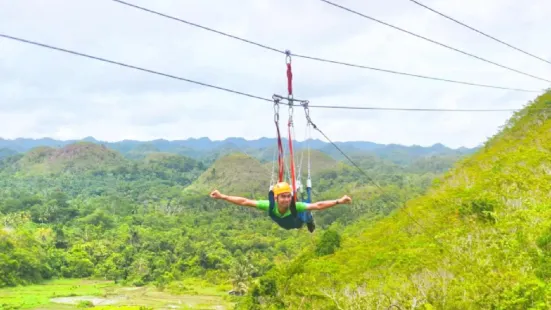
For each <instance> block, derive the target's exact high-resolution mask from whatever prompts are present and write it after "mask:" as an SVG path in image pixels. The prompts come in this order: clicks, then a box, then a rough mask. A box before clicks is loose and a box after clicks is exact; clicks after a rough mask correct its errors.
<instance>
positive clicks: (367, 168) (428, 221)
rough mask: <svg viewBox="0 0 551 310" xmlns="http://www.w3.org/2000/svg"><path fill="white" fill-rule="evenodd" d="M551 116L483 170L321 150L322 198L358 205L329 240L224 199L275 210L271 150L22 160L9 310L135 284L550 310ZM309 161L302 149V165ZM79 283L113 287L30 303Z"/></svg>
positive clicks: (452, 156) (455, 160)
mask: <svg viewBox="0 0 551 310" xmlns="http://www.w3.org/2000/svg"><path fill="white" fill-rule="evenodd" d="M547 102H551V93H547V94H545V95H543V96H541V97H539V98H538V99H537V100H536V101H534V102H533V103H531V104H530V106H529V107H527V108H525V110H523V111H522V112H519V113H517V114H516V115H515V116H514V117H513V118H512V119H511V120H510V121H509V122H508V123H507V125H506V126H504V127H503V129H502V130H501V132H500V133H499V134H497V135H496V136H494V137H492V138H491V139H490V140H489V141H487V143H486V144H485V145H484V146H483V147H481V148H480V149H479V150H478V151H477V152H476V153H474V154H471V155H468V157H465V154H467V153H468V151H465V150H458V151H457V152H449V151H448V150H442V151H441V152H440V153H433V152H426V151H425V150H423V149H422V148H420V149H418V148H411V149H409V150H410V151H411V152H410V153H408V152H402V151H403V149H402V148H400V147H398V146H396V147H394V148H387V149H386V151H385V152H386V153H385V152H383V151H382V150H380V149H378V150H379V151H377V152H379V153H380V154H378V153H377V152H375V151H374V149H371V150H364V149H361V148H359V147H356V149H355V151H353V152H351V156H352V158H353V160H354V161H355V162H356V163H358V165H359V166H360V167H361V169H362V171H360V170H358V169H357V168H356V167H354V166H352V165H350V164H349V162H347V161H344V160H343V159H342V158H341V157H339V155H336V154H335V153H332V152H328V151H327V150H325V149H324V146H318V147H316V148H315V149H314V150H311V156H312V169H311V173H312V178H313V184H314V186H313V194H314V200H325V199H335V198H337V197H341V196H342V195H343V194H348V195H350V196H351V197H352V198H353V203H352V204H351V205H346V206H338V207H336V208H332V209H328V210H324V211H322V212H316V213H314V217H315V219H316V224H317V230H316V232H315V233H314V234H310V233H309V232H308V231H307V230H306V229H303V230H298V231H296V230H295V231H285V230H283V229H280V228H279V227H278V226H277V225H276V224H274V223H273V222H272V221H271V220H270V219H269V217H267V216H266V214H265V213H264V212H261V211H258V210H253V209H251V208H245V207H239V206H234V205H231V204H227V203H224V202H222V201H215V200H212V199H210V198H209V197H208V193H209V192H210V191H211V190H212V189H214V188H217V189H219V190H220V191H222V192H224V193H228V194H232V195H243V196H247V197H251V198H254V199H266V198H267V190H268V187H269V185H270V181H271V178H273V177H275V175H273V174H272V173H273V170H272V167H273V166H272V164H273V163H272V161H271V159H272V155H273V153H272V152H271V148H270V147H266V146H261V147H259V148H255V149H253V148H246V149H243V150H242V151H236V150H237V149H239V148H240V145H239V143H240V142H239V141H235V142H234V144H233V145H230V146H227V148H218V149H216V148H214V149H213V148H210V151H209V152H206V151H205V147H203V148H201V147H195V148H193V147H191V146H190V145H179V146H177V147H176V146H174V145H172V146H170V144H169V143H165V142H163V141H154V142H149V143H148V144H140V143H131V144H128V145H126V144H118V145H117V147H119V148H120V149H116V148H115V147H114V145H110V146H104V145H102V144H100V143H97V142H95V141H78V142H73V143H67V144H63V145H62V146H52V145H47V144H44V145H35V146H34V147H33V148H30V149H29V150H24V151H22V150H17V151H7V149H4V151H3V152H4V153H2V154H5V155H3V156H2V159H0V287H1V288H3V290H0V306H3V307H8V309H10V307H11V308H13V309H19V308H30V307H42V306H48V302H51V298H53V297H56V296H57V297H60V296H62V295H65V296H67V295H66V294H74V295H89V296H103V295H105V294H107V293H106V289H113V290H114V289H115V287H116V289H117V290H118V289H120V288H121V286H134V287H136V288H137V289H140V290H156V292H158V293H159V294H166V295H163V296H164V297H163V298H166V299H167V300H168V299H171V298H172V297H170V296H172V295H174V294H186V295H195V296H202V295H209V296H214V295H217V296H218V298H219V297H220V295H223V296H224V298H225V299H227V300H226V301H231V303H235V306H236V308H237V309H280V308H281V309H290V308H302V309H313V308H315V309H371V308H373V309H388V308H392V307H396V308H400V309H406V308H407V309H472V308H476V309H547V308H549V307H550V306H551V305H550V303H551V302H550V301H549V300H550V297H551V295H550V292H551V287H550V286H549V284H548V283H549V280H550V279H551V272H549V266H551V250H550V248H551V247H549V243H550V242H549V240H551V237H550V236H551V220H550V219H551V213H550V211H549V206H550V204H551V198H550V197H551V195H550V194H551V185H550V184H551V182H549V181H550V177H549V176H550V175H551V155H550V154H551V152H550V151H551V121H549V115H550V114H549V112H547V111H543V110H535V109H532V108H534V107H535V108H541V107H544V106H546V104H547ZM3 141H4V142H5V140H3ZM122 146H125V147H124V148H123V147H122ZM347 147H351V146H350V145H349V146H347ZM439 147H440V146H435V148H436V149H438V148H439ZM375 149H377V148H375ZM390 149H394V150H395V151H393V152H390V151H389V150H390ZM413 150H415V151H413ZM183 153H186V154H193V155H182V154H183ZM306 154H307V153H306V151H305V150H304V149H302V150H300V149H297V155H296V157H295V161H296V162H297V163H300V162H301V158H303V156H305V155H306ZM381 154H383V155H381ZM385 154H386V155H385ZM390 154H392V155H390ZM305 158H306V157H304V159H303V160H302V164H301V167H300V169H299V170H298V171H300V175H301V177H302V178H301V181H302V183H303V184H305V178H306V175H307V174H308V169H307V164H306V162H305ZM286 161H287V162H288V158H287V159H286ZM276 168H277V165H276ZM62 279H70V280H62ZM75 279H88V280H87V281H96V282H91V283H95V284H94V285H95V286H94V288H93V289H92V288H91V287H86V288H83V291H78V292H72V293H71V292H69V293H68V292H66V291H65V290H64V289H61V288H59V291H60V292H62V293H60V294H58V295H55V294H52V293H51V291H50V292H49V293H47V294H40V293H36V294H29V293H26V295H27V296H33V298H34V299H33V300H30V299H29V298H30V297H25V298H22V297H17V296H21V295H18V294H16V293H14V292H16V290H19V289H25V288H28V289H33V290H36V291H40V288H41V287H44V286H48V285H56V284H55V283H57V284H60V283H62V282H56V281H71V282H70V283H76V282H72V281H81V280H75ZM52 283H54V284H52ZM102 283H103V284H102ZM198 283H200V284H198ZM73 285H74V284H73ZM103 285H105V286H103ZM209 287H210V288H209ZM207 288H209V289H207ZM56 290H58V289H56ZM5 292H11V293H10V295H9V296H10V297H6V293H5ZM171 294H172V295H171ZM169 295H170V296H169ZM198 298H199V297H198ZM27 302H28V303H29V304H27ZM90 303H91V302H90V301H86V300H81V301H80V304H76V305H74V306H75V307H89V306H93V303H92V304H90ZM117 305H126V306H128V307H132V306H137V305H140V306H144V307H153V304H151V303H150V302H149V301H143V302H142V303H129V302H126V303H124V302H123V303H120V304H117ZM166 305H167V304H165V306H166ZM155 306H158V305H155ZM105 307H108V306H105ZM96 308H97V307H96ZM106 309H107V308H106Z"/></svg>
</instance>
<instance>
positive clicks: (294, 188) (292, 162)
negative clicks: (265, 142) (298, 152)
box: [289, 121, 297, 201]
mask: <svg viewBox="0 0 551 310" xmlns="http://www.w3.org/2000/svg"><path fill="white" fill-rule="evenodd" d="M289 153H290V154H289V155H290V156H291V181H292V184H293V200H295V201H296V199H297V195H296V193H297V190H296V188H297V185H296V180H295V179H296V178H295V160H294V156H293V139H292V138H291V122H290V121H289Z"/></svg>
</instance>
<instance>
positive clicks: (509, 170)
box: [279, 92, 551, 309]
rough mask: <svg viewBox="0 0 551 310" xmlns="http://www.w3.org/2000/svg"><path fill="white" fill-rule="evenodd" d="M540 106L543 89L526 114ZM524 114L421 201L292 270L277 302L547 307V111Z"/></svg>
mask: <svg viewBox="0 0 551 310" xmlns="http://www.w3.org/2000/svg"><path fill="white" fill-rule="evenodd" d="M547 102H551V93H549V92H548V93H547V94H545V95H543V96H541V97H539V98H538V99H537V100H536V101H535V102H534V103H533V104H532V105H531V107H540V108H541V107H545V106H548V105H547ZM527 109H528V108H527ZM527 109H525V110H524V111H523V112H521V113H520V114H518V116H516V117H514V118H513V119H512V120H511V121H510V122H509V125H508V126H506V127H505V128H504V129H503V130H502V132H501V133H500V134H499V135H497V136H496V137H494V138H492V139H491V140H490V141H488V143H487V144H486V146H485V147H484V148H483V149H481V150H480V151H479V152H477V153H476V154H474V155H473V156H472V157H470V158H467V159H465V160H463V161H461V162H460V163H459V164H457V165H456V168H455V169H453V170H452V171H450V172H449V173H447V174H446V176H445V178H443V180H442V181H441V182H437V184H435V186H434V187H433V189H432V190H431V191H430V192H429V193H428V194H427V195H425V196H423V197H420V198H418V199H415V200H412V201H410V202H409V203H408V204H407V207H406V208H405V209H400V210H399V211H398V212H396V213H395V214H393V215H392V216H390V217H388V218H386V219H384V220H382V221H380V222H378V223H376V224H374V225H370V226H369V227H362V226H360V225H355V226H353V227H352V228H351V229H350V230H349V231H348V234H349V235H352V236H355V237H351V238H345V239H344V240H343V244H342V249H341V250H340V251H338V252H337V253H335V254H333V255H331V256H327V257H320V258H315V257H314V258H312V259H310V260H309V261H308V262H306V263H304V262H303V261H302V262H300V265H299V264H298V262H297V264H294V265H291V266H290V267H289V268H290V269H288V270H287V272H288V274H287V275H288V276H289V278H287V279H285V280H282V279H280V282H279V285H280V286H279V288H280V289H281V288H282V286H283V285H285V286H286V287H288V288H291V289H290V291H286V294H285V295H284V296H283V295H280V298H281V299H283V300H285V301H286V302H287V303H288V307H289V308H294V307H297V306H298V305H299V304H300V303H303V307H306V308H312V307H314V308H318V309H320V308H332V307H334V306H336V305H337V304H338V305H339V306H340V307H342V308H349V307H353V305H354V304H357V305H359V306H358V307H360V308H363V309H365V308H370V307H373V308H377V306H379V307H383V308H384V309H386V307H388V306H390V305H392V304H395V305H399V306H400V307H401V308H403V309H405V308H408V309H411V308H412V307H414V306H417V307H419V306H421V305H423V304H425V305H429V304H430V305H432V306H435V307H437V308H447V309H480V308H490V307H492V306H497V307H498V308H502V309H509V308H511V309H516V308H528V307H534V308H537V307H538V305H540V306H541V308H542V309H543V308H549V306H550V305H551V303H549V302H548V298H551V290H550V288H549V286H547V285H546V284H545V282H544V281H547V280H548V279H549V278H550V277H551V272H550V271H549V268H546V267H547V266H550V265H551V246H550V245H549V244H551V241H550V240H551V209H550V208H549V206H550V204H551V198H550V197H551V182H550V181H551V120H550V119H549V116H550V115H551V114H550V112H549V111H531V112H528V111H527ZM314 283H315V285H313V284H314ZM347 289H348V290H349V291H346V290H347ZM304 296H306V297H305V298H303V297H304Z"/></svg>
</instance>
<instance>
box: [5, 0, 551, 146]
mask: <svg viewBox="0 0 551 310" xmlns="http://www.w3.org/2000/svg"><path fill="white" fill-rule="evenodd" d="M127 1H128V2H129V3H132V4H136V5H140V6H143V7H146V8H149V9H151V10H156V11H159V12H161V13H164V14H167V15H171V16H174V17H178V18H180V19H184V20H187V21H190V22H193V23H196V24H200V25H202V26H205V27H210V28H213V29H216V30H219V31H223V32H227V33H229V34H232V35H235V36H239V37H241V38H244V39H247V40H250V41H255V42H258V43H261V44H264V45H267V46H271V47H274V48H276V49H279V50H286V49H288V50H290V51H291V52H292V53H296V54H301V55H308V56H313V57H319V58H325V59H330V60H336V61H342V62H347V63H353V64H360V65H364V66H370V67H376V68H381V69H387V70H394V71H402V72H408V73H413V74H420V75H427V76H434V77H439V78H446V79H454V80H462V81H468V82H473V83H480V84H491V85H497V86H505V87H511V88H525V89H531V90H543V89H546V88H548V87H549V84H550V83H548V82H544V81H541V80H537V79H534V78H531V77H528V76H525V75H521V74H518V73H515V72H511V71H508V70H506V69H503V68H500V67H498V66H495V65H492V64H489V63H485V62H483V61H480V60H478V59H475V58H472V57H468V56H466V55H463V54H460V53H457V52H454V51H451V50H449V49H446V48H443V47H441V46H438V45H435V44H433V43H430V42H427V41H424V40H422V39H419V38H417V37H414V36H411V35H408V34H405V33H403V32H400V31H398V30H395V29H393V28H390V27H387V26H385V25H381V24H379V23H376V22H374V21H372V20H369V19H366V18H363V17H360V16H358V15H355V14H352V13H350V12H347V11H344V10H342V9H339V8H337V7H334V6H332V5H329V4H327V3H325V2H323V1H319V0H302V1H298V2H297V1H292V0H277V1H276V0H173V1H169V0H158V1H146V0H127ZM334 2H335V3H338V4H339V5H342V6H345V7H348V8H350V9H353V10H356V11H359V12H361V13H364V14H366V15H368V16H371V17H374V18H377V19H379V20H382V21H384V22H386V23H389V24H392V25H395V26H398V27H401V28H404V29H406V30H408V31H411V32H414V33H416V34H419V35H423V36H426V37H428V38H430V39H432V40H435V41H439V42H442V43H445V44H448V45H450V46H453V47H455V48H458V49H461V50H464V51H467V52H469V53H472V54H475V55H477V56H479V57H483V58H486V59H488V60H491V61H494V62H497V63H499V64H502V65H505V66H508V67H512V68H515V69H517V70H521V71H524V72H527V73H530V74H532V75H536V76H539V77H543V78H547V79H551V64H547V63H545V62H542V61H540V60H537V59H534V58H532V57H530V56H527V55H525V54H522V53H520V52H518V51H515V50H513V49H511V48H509V47H507V46H504V45H502V44H500V43H497V42H495V41H493V40H490V39H488V38H486V37H484V36H482V35H480V34H478V33H476V32H474V31H472V30H469V29H467V28H465V27H462V26H460V25H458V24H456V23H454V22H452V21H450V20H448V19H445V18H443V17H442V16H439V15H437V14H435V13H433V12H431V11H428V10H427V9H424V8H422V7H420V6H418V5H416V4H414V3H413V2H411V1H409V0H386V1H379V0H368V1H352V0H334ZM477 2H478V3H477ZM423 3H424V4H426V5H428V6H430V7H432V8H434V9H436V10H439V11H441V12H443V13H444V14H448V15H450V16H452V17H454V18H456V19H458V20H460V21H462V22H464V23H466V24H468V25H470V26H472V27H475V28H477V29H479V30H481V31H483V32H485V33H488V34H491V35H492V36H494V37H497V38H499V39H501V40H503V41H505V42H508V43H509V44H512V45H514V46H516V47H519V48H521V49H523V50H526V51H528V52H530V53H533V54H535V55H537V56H539V57H542V58H545V59H547V60H551V41H550V40H549V39H548V38H549V37H551V28H550V27H549V26H548V23H547V20H548V16H547V14H548V12H550V11H551V2H550V1H547V0H531V1H530V2H526V3H525V4H521V1H517V0H485V1H475V0H446V1H436V0H423ZM546 12H547V13H546ZM0 33H1V34H5V35H10V36H14V37H19V38H22V39H26V40H31V41H36V42H40V43H44V44H49V45H53V46H56V47H59V48H64V49H69V50H73V51H77V52H81V53H85V54H88V55H92V56H96V57H102V58H106V59H109V60H113V61H117V62H122V63H125V64H129V65H133V66H138V67H142V68H145V69H149V70H155V71H159V72H162V73H166V74H170V75H173V76H178V77H181V78H185V79H190V80H194V81H198V82H202V83H207V84H211V85H216V86H219V87H224V88H228V89H232V90H236V91H240V92H244V93H249V94H252V95H256V96H260V97H265V98H271V97H272V95H273V94H279V95H282V96H286V95H287V80H286V79H287V77H286V65H285V55H283V54H280V53H276V52H273V51H270V50H266V49H262V48H259V47H257V46H254V45H250V44H247V43H245V42H242V41H239V40H235V39H232V38H229V37H226V36H222V35H219V34H216V33H212V32H209V31H206V30H203V29H200V28H196V27H192V26H189V25H187V24H184V23H181V22H177V21H174V20H171V19H167V18H164V17H161V16H158V15H154V14H151V13H148V12H144V11H141V10H137V9H135V8H132V7H129V6H126V5H123V4H121V3H118V2H115V1H112V0H94V1H92V0H82V1H74V0H49V1H38V0H18V1H13V0H0ZM292 68H293V88H294V97H295V98H299V99H307V100H309V102H310V104H312V105H342V106H366V107H386V108H445V109H520V108H522V107H524V106H525V105H526V104H528V103H529V102H530V101H531V100H534V99H535V98H536V97H537V96H538V95H539V94H540V93H526V92H515V91H509V90H501V89H491V88H482V87H474V86H467V85H460V84H455V83H446V82H440V81H431V80H425V79H419V78H413V77H407V76H401V75H395V74H389V73H384V72H378V71H373V70H365V69H358V68H353V67H348V66H342V65H337V64H332V63H324V62H319V61H314V60H309V59H303V58H298V57H293V58H292ZM0 72H1V74H0V137H2V138H4V139H14V138H18V137H24V138H42V137H51V138H55V139H62V140H67V139H80V138H84V137H88V136H92V137H95V138H96V139H99V140H103V141H120V140H124V139H136V140H152V139H168V140H179V139H187V138H200V137H209V138H210V139H213V140H221V139H225V138H227V137H243V138H245V139H258V138H261V137H275V135H276V130H275V125H274V122H273V119H274V115H273V114H274V110H273V104H272V103H271V102H267V101H262V100H257V99H254V98H249V97H245V96H241V95H238V94H234V93H229V92H225V91H222V90H218V89H214V88H209V87H205V86H201V85H197V84H194V83H189V82H186V81H182V80H175V79H171V78H168V77H165V76H159V75H154V74H150V73H147V72H143V71H138V70H134V69H131V68H127V67H121V66H117V65H114V64H110V63H103V62H99V61H97V60H94V59H89V58H84V57H79V56H76V55H72V54H67V53H62V52H59V51H54V50H49V49H45V48H43V47H39V46H34V45H29V44H26V43H21V42H17V41H12V40H9V39H6V38H2V37H0ZM310 116H311V118H312V121H313V122H314V123H315V124H316V125H317V126H318V128H319V129H320V130H322V131H323V132H324V133H325V134H326V135H327V136H328V137H329V138H330V139H331V140H332V141H358V140H361V141H372V142H377V143H385V144H387V143H396V144H403V145H422V146H430V145H433V144H435V143H442V144H444V145H446V146H449V147H454V148H456V147H461V146H465V147H474V146H478V145H481V144H482V143H484V141H486V140H487V139H488V138H490V137H491V136H493V135H494V134H496V133H497V132H498V131H499V130H500V128H501V126H503V125H504V124H505V123H506V122H507V120H508V119H509V118H510V117H511V116H512V112H476V113H473V112H404V111H375V110H347V109H322V108H315V107H312V108H310ZM288 117H289V109H288V107H287V106H282V107H281V108H280V121H281V123H280V126H281V127H282V134H284V135H287V127H286V125H287V120H288ZM293 121H294V129H295V137H296V139H297V140H299V141H302V140H304V139H305V138H307V137H308V135H307V134H306V133H307V132H306V130H305V129H306V121H305V116H304V110H303V109H302V108H301V107H295V108H294V109H293ZM311 137H312V138H314V139H321V140H324V137H323V136H322V135H321V134H319V133H318V132H316V131H313V132H312V136H311Z"/></svg>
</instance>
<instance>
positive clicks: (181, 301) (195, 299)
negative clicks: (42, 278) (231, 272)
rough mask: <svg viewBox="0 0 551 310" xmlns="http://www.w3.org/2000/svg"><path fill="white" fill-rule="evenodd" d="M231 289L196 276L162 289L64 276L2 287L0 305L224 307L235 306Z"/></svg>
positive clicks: (127, 309) (9, 308) (11, 309)
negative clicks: (42, 281) (40, 283)
mask: <svg viewBox="0 0 551 310" xmlns="http://www.w3.org/2000/svg"><path fill="white" fill-rule="evenodd" d="M230 288H231V287H230ZM228 290H229V289H228V288H227V287H224V286H212V285H210V286H209V285H208V284H206V283H205V282H203V281H201V280H194V279H191V280H184V281H178V282H174V283H172V284H171V285H170V286H169V287H167V288H165V289H164V290H162V291H161V290H159V289H157V288H155V287H153V286H143V287H124V286H120V285H117V284H115V283H114V282H113V281H97V280H79V279H75V280H73V279H64V280H53V281H48V282H46V283H45V284H42V285H30V286H19V287H14V288H4V289H0V309H2V310H4V309H5V310H15V309H33V310H39V309H40V310H42V309H61V310H65V309H67V310H69V309H83V308H88V307H90V308H92V309H94V310H99V309H101V310H105V309H121V310H122V309H124V310H134V309H136V310H146V309H216V310H223V309H232V308H233V303H232V302H231V301H229V300H230V297H229V295H228V294H227V291H228Z"/></svg>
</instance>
